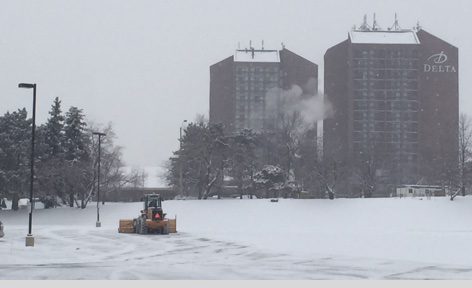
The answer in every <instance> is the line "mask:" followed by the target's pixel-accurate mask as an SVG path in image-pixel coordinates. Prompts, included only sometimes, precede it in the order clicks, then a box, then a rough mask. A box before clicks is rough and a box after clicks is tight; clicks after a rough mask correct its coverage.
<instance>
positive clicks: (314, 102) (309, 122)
mask: <svg viewBox="0 0 472 288" xmlns="http://www.w3.org/2000/svg"><path fill="white" fill-rule="evenodd" d="M303 88H304V89H302V87H300V86H298V85H292V87H290V89H288V90H284V89H281V88H273V89H270V90H269V91H268V92H267V96H266V111H267V112H268V113H271V114H272V113H277V112H282V113H284V114H286V115H291V114H293V113H294V112H299V113H300V116H301V118H302V120H303V122H304V124H305V125H306V126H307V127H313V126H316V125H317V122H318V121H320V120H323V119H326V118H327V117H330V116H331V115H332V113H333V109H332V105H331V103H330V102H328V101H327V100H326V99H323V94H322V93H318V91H317V80H316V79H315V78H311V79H309V80H308V82H307V83H306V84H305V85H304V87H303Z"/></svg>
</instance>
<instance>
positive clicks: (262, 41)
mask: <svg viewBox="0 0 472 288" xmlns="http://www.w3.org/2000/svg"><path fill="white" fill-rule="evenodd" d="M262 50H264V40H262Z"/></svg>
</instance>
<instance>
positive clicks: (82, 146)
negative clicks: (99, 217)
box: [64, 107, 93, 208]
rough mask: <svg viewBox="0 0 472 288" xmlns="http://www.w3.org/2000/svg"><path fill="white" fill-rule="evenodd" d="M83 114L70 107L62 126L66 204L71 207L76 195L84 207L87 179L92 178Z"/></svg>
mask: <svg viewBox="0 0 472 288" xmlns="http://www.w3.org/2000/svg"><path fill="white" fill-rule="evenodd" d="M86 126H87V125H86V123H85V121H84V114H83V112H82V110H81V109H78V108H77V107H70V109H69V111H68V112H67V113H66V119H65V127H64V136H65V139H64V148H65V152H64V153H65V161H66V164H65V165H64V167H65V169H64V182H65V189H66V191H67V193H68V196H69V197H68V198H69V199H68V201H67V202H68V204H69V206H70V207H73V206H74V204H77V206H79V204H78V203H76V201H77V197H79V198H80V199H81V200H82V204H81V205H80V206H81V207H82V208H85V206H84V205H85V198H86V194H87V192H88V190H89V180H90V179H93V165H92V163H91V161H90V160H91V158H90V142H91V141H90V135H88V133H86V132H87V131H86Z"/></svg>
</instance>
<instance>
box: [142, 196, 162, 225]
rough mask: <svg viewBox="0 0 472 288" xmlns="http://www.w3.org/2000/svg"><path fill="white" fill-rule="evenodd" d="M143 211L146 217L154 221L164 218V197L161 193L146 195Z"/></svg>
mask: <svg viewBox="0 0 472 288" xmlns="http://www.w3.org/2000/svg"><path fill="white" fill-rule="evenodd" d="M142 213H143V214H144V215H145V218H146V219H149V220H152V221H159V220H163V219H164V217H165V215H166V214H165V213H164V212H163V210H162V199H161V196H160V195H159V194H146V195H144V210H143V211H142Z"/></svg>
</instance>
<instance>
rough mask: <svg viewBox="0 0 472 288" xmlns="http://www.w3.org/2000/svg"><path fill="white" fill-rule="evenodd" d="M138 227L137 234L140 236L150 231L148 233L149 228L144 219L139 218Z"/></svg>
mask: <svg viewBox="0 0 472 288" xmlns="http://www.w3.org/2000/svg"><path fill="white" fill-rule="evenodd" d="M136 224H137V226H136V232H137V233H138V234H147V233H148V231H147V226H146V220H145V219H143V218H141V217H140V218H138V221H137V223H136Z"/></svg>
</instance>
